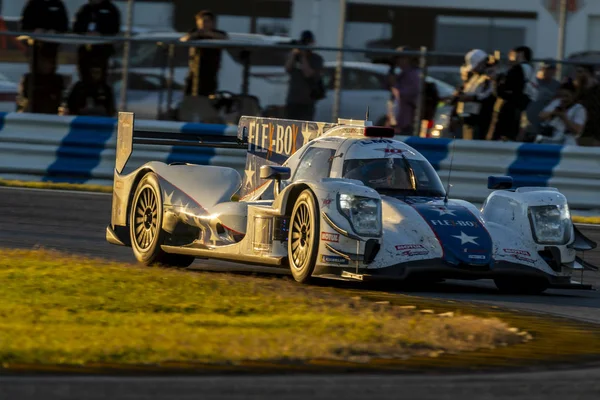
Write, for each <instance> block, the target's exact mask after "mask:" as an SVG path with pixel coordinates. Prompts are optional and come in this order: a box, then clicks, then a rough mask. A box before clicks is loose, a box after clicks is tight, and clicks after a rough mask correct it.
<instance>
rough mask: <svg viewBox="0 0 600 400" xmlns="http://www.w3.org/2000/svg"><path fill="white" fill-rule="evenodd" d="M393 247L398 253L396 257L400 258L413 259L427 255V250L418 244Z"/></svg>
mask: <svg viewBox="0 0 600 400" xmlns="http://www.w3.org/2000/svg"><path fill="white" fill-rule="evenodd" d="M394 247H395V248H396V251H399V252H400V253H398V255H402V256H407V257H414V256H424V255H426V254H429V250H427V249H426V248H425V247H424V246H423V245H420V244H399V245H396V246H394Z"/></svg>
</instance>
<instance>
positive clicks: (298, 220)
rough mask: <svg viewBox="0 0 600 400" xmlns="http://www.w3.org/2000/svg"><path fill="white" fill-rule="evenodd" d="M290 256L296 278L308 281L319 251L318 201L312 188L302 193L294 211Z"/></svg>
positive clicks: (289, 241) (291, 266)
mask: <svg viewBox="0 0 600 400" xmlns="http://www.w3.org/2000/svg"><path fill="white" fill-rule="evenodd" d="M291 221H292V222H291V227H290V232H289V240H288V258H289V262H290V270H291V271H292V275H293V276H294V279H295V280H296V281H298V282H300V283H307V282H308V281H309V280H310V277H311V275H312V273H313V271H314V270H315V264H316V262H317V253H318V252H319V236H318V233H319V229H320V228H319V218H318V212H317V202H316V200H315V196H314V194H313V193H312V192H311V191H310V190H308V189H307V190H305V191H303V192H302V193H300V196H298V199H297V200H296V204H295V205H294V210H293V211H292V219H291Z"/></svg>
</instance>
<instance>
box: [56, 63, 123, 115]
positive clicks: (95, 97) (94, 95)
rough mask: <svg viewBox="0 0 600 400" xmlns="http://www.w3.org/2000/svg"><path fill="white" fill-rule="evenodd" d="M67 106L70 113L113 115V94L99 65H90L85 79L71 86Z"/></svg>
mask: <svg viewBox="0 0 600 400" xmlns="http://www.w3.org/2000/svg"><path fill="white" fill-rule="evenodd" d="M92 61H93V59H92ZM67 108H68V113H69V114H70V115H95V116H101V117H113V116H114V115H115V113H116V108H115V96H114V94H113V90H112V88H111V87H110V86H109V85H108V84H107V83H106V81H105V79H104V72H103V70H102V68H101V67H100V66H95V67H91V68H90V69H89V71H88V74H87V77H86V79H83V80H80V81H79V82H77V83H76V84H75V85H74V86H73V88H72V89H71V91H70V93H69V97H68V99H67Z"/></svg>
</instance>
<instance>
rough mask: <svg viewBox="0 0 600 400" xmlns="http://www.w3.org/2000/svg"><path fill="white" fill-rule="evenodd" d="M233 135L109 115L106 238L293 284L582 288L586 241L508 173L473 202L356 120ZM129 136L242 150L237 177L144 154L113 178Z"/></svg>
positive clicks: (258, 121)
mask: <svg viewBox="0 0 600 400" xmlns="http://www.w3.org/2000/svg"><path fill="white" fill-rule="evenodd" d="M224 139H225V138H221V139H219V138H216V140H220V141H221V142H224ZM233 139H235V140H237V141H239V142H242V144H240V143H238V144H236V143H229V144H228V143H221V144H218V143H217V144H216V143H215V142H214V140H215V138H214V137H213V138H209V137H205V136H197V135H196V136H195V135H191V136H189V137H188V136H186V135H185V134H172V133H167V132H165V133H164V134H162V133H156V132H150V133H148V132H146V133H145V132H137V131H135V130H134V118H133V114H131V113H120V114H119V132H118V145H117V146H118V148H117V160H116V168H115V173H114V187H113V189H114V190H113V206H112V221H111V224H110V226H109V227H108V228H107V240H108V241H109V242H110V243H113V244H119V245H126V246H131V247H132V249H133V253H134V255H135V257H136V258H137V260H138V261H140V262H142V263H144V264H163V265H171V266H180V267H186V266H189V265H190V264H191V263H192V261H193V260H194V259H195V258H214V259H221V260H228V261H237V262H242V263H248V264H258V265H265V266H277V267H281V268H289V269H290V270H291V273H292V275H293V276H294V278H295V279H296V280H297V281H299V282H307V281H309V280H310V278H311V277H315V276H320V277H336V278H343V279H350V280H367V279H371V278H384V279H393V278H396V279H409V278H425V279H432V280H439V279H446V278H448V279H487V278H489V279H493V280H494V281H495V283H496V285H497V287H498V288H499V289H500V290H502V291H506V292H513V293H514V292H525V293H539V292H542V291H544V290H545V289H547V288H549V287H555V288H574V289H577V288H578V289H590V288H591V287H590V286H588V285H583V284H580V283H578V282H574V281H572V280H571V276H572V274H573V272H574V271H575V270H578V269H579V270H580V269H595V267H594V266H591V265H589V264H588V263H586V262H584V261H583V260H582V259H581V258H579V257H578V256H577V254H576V253H577V251H586V250H591V249H593V248H595V246H596V243H594V242H592V241H590V240H589V239H587V238H585V237H584V236H583V235H582V234H581V232H580V231H579V230H577V228H576V227H575V226H574V225H573V223H572V221H571V216H570V213H569V206H568V204H567V199H566V198H565V196H563V195H562V194H561V193H559V192H558V191H557V190H556V189H553V188H546V187H521V188H516V189H512V188H511V187H512V179H511V178H510V177H490V178H489V180H488V187H489V188H491V189H495V190H494V191H493V192H492V193H491V194H490V195H489V197H488V198H487V200H486V201H485V204H484V205H483V207H482V209H481V210H479V209H477V208H476V207H475V206H473V205H472V204H470V203H468V202H466V201H462V200H455V199H448V197H447V193H446V190H445V189H444V187H443V185H442V182H441V180H440V178H439V176H438V174H437V173H436V171H435V170H434V168H433V167H432V166H431V164H430V163H429V162H428V161H427V159H425V158H424V157H423V156H422V155H421V154H420V153H419V152H418V151H416V150H415V149H414V148H412V147H410V146H409V145H407V144H406V143H404V142H402V141H399V140H395V139H394V133H393V131H392V130H390V129H388V128H383V127H376V126H372V124H371V123H370V122H368V121H348V120H340V121H338V123H337V124H334V123H320V122H304V121H293V120H283V119H270V118H255V117H243V118H242V119H241V120H240V123H239V126H238V137H237V138H233ZM211 140H212V142H211ZM199 141H201V143H200V142H199ZM134 143H142V144H170V145H173V144H177V145H181V146H184V145H190V146H226V147H240V146H244V148H247V157H246V171H245V174H244V178H243V179H242V177H241V176H240V174H239V173H238V172H237V171H236V170H235V169H233V168H227V167H218V166H205V165H193V164H171V165H167V164H165V163H163V162H155V161H154V162H149V163H147V164H144V165H143V166H141V167H140V168H137V169H135V170H134V171H132V172H129V173H127V174H124V173H123V169H124V167H125V165H126V163H127V160H128V159H129V156H130V155H131V152H132V148H133V144H134ZM236 195H237V196H241V198H239V200H238V201H235V200H233V199H234V198H235V196H236Z"/></svg>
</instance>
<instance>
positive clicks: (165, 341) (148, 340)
mask: <svg viewBox="0 0 600 400" xmlns="http://www.w3.org/2000/svg"><path fill="white" fill-rule="evenodd" d="M339 293H341V292H340V291H339V290H338V291H336V290H333V289H332V290H329V289H327V290H322V289H319V290H316V289H315V288H311V287H307V286H302V285H299V284H297V283H295V282H292V281H291V280H290V279H282V278H257V277H249V276H239V275H230V274H216V273H206V272H192V271H179V270H173V269H161V268H146V267H140V266H134V265H120V264H115V263H109V262H106V261H100V260H93V259H84V258H79V257H71V256H66V255H63V254H60V253H55V252H49V251H44V250H35V251H23V250H2V249H0V363H2V364H3V365H5V366H7V365H11V364H19V363H26V364H27V363H31V364H85V363H123V364H146V363H165V362H189V361H192V362H205V363H221V362H237V361H248V360H254V361H282V360H297V361H303V360H309V359H316V358H318V359H330V360H350V361H352V360H354V361H356V360H362V359H364V358H365V357H377V356H385V357H406V356H422V355H427V354H431V353H432V352H433V353H436V352H440V351H441V352H451V353H452V352H460V351H468V350H475V349H481V348H494V347H496V346H502V345H504V344H514V343H521V342H523V340H524V338H523V335H519V334H517V333H516V332H515V331H514V329H512V330H511V329H509V326H508V325H507V324H506V323H504V322H502V321H500V320H499V319H496V318H478V317H477V318H476V317H472V316H468V315H465V316H461V315H458V314H457V315H455V316H453V317H445V318H444V317H440V316H437V315H435V314H424V313H420V312H418V311H415V310H411V309H404V308H402V307H400V306H396V305H390V304H376V303H374V302H371V301H368V300H365V299H360V298H358V297H355V298H351V297H349V296H347V295H340V294H339Z"/></svg>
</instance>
